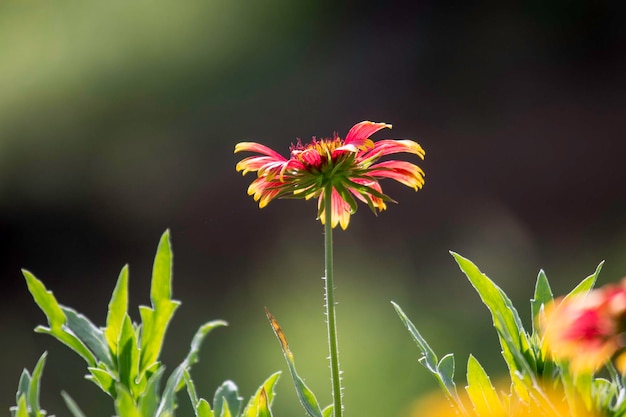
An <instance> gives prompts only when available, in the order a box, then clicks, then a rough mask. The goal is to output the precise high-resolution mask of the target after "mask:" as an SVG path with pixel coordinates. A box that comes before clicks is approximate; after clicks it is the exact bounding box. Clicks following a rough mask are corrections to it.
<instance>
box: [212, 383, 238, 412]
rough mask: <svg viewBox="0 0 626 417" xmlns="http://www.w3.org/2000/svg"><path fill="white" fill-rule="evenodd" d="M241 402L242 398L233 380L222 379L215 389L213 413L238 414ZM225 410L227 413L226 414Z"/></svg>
mask: <svg viewBox="0 0 626 417" xmlns="http://www.w3.org/2000/svg"><path fill="white" fill-rule="evenodd" d="M242 404H243V398H242V397H240V396H239V391H238V389H237V385H235V383H234V382H233V381H224V383H222V385H220V386H219V387H218V388H217V391H215V397H214V399H213V413H214V415H216V416H225V415H228V414H232V415H234V416H238V415H239V413H240V412H241V406H242ZM227 410H228V411H227ZM226 411H227V413H228V414H226Z"/></svg>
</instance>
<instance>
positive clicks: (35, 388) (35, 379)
mask: <svg viewBox="0 0 626 417" xmlns="http://www.w3.org/2000/svg"><path fill="white" fill-rule="evenodd" d="M47 356H48V354H47V352H44V353H43V354H42V355H41V357H40V358H39V360H38V361H37V364H36V365H35V369H33V376H32V377H31V379H30V382H29V384H28V394H27V397H26V400H27V403H28V407H29V408H30V409H31V410H33V412H35V414H36V415H37V416H42V415H45V413H43V412H41V411H40V406H39V387H40V384H41V376H42V375H43V368H44V366H45V365H46V357H47Z"/></svg>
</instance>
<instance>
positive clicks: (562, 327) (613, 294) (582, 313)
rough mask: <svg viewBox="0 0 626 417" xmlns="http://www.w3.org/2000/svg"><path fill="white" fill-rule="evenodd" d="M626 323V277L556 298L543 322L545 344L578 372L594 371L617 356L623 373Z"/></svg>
mask: <svg viewBox="0 0 626 417" xmlns="http://www.w3.org/2000/svg"><path fill="white" fill-rule="evenodd" d="M625 324H626V280H623V281H622V282H621V284H619V285H607V286H605V287H603V288H599V289H595V290H592V291H590V292H589V293H587V294H584V295H577V296H570V297H565V298H562V299H558V300H555V301H554V302H553V303H552V304H550V305H548V306H547V307H546V310H545V313H544V314H543V318H542V319H541V322H540V325H541V327H542V331H543V340H544V346H546V348H547V350H549V351H550V352H551V353H552V356H554V357H555V358H557V359H561V360H567V361H569V363H570V367H571V368H572V370H574V371H575V372H595V371H597V370H598V369H600V368H601V367H602V366H604V365H605V364H606V363H607V362H609V361H610V360H612V359H614V360H615V365H616V366H617V368H618V369H619V370H620V372H621V373H622V374H624V373H626V362H625V359H626V358H624V357H623V356H624V355H623V354H620V352H621V351H622V350H623V348H624V347H625V345H626V343H625V341H624V331H625V330H626V327H625Z"/></svg>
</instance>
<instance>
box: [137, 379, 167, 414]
mask: <svg viewBox="0 0 626 417" xmlns="http://www.w3.org/2000/svg"><path fill="white" fill-rule="evenodd" d="M164 371H165V368H163V367H159V369H158V370H157V371H156V372H155V373H154V374H152V375H150V377H149V378H148V381H147V384H146V386H145V387H144V389H143V391H142V393H141V396H140V397H139V403H138V407H139V410H140V411H141V415H142V416H154V415H155V413H156V410H157V408H158V406H159V402H160V400H161V399H160V397H159V386H160V384H161V378H162V377H163V372H164Z"/></svg>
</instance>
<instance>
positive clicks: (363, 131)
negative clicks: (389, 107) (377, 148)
mask: <svg viewBox="0 0 626 417" xmlns="http://www.w3.org/2000/svg"><path fill="white" fill-rule="evenodd" d="M384 128H389V129H391V125H390V124H387V123H374V122H369V121H364V122H361V123H357V124H355V125H354V126H352V128H351V129H350V130H349V131H348V134H347V135H346V139H345V140H344V144H345V145H354V146H356V147H357V148H358V149H360V150H362V151H365V150H368V149H371V148H372V147H373V146H374V142H373V141H372V140H371V139H370V138H369V137H370V136H371V135H373V134H374V133H376V132H378V131H379V130H381V129H384Z"/></svg>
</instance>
